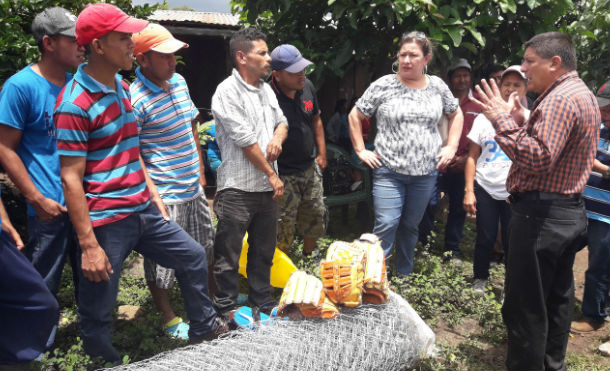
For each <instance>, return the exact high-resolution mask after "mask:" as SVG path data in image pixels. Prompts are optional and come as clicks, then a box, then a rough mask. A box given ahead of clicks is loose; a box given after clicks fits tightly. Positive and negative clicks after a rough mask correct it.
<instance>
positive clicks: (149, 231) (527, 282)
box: [0, 3, 610, 370]
mask: <svg viewBox="0 0 610 371" xmlns="http://www.w3.org/2000/svg"><path fill="white" fill-rule="evenodd" d="M32 33H33V35H34V38H35V40H36V42H37V43H38V47H39V49H40V51H41V59H40V60H39V61H38V62H37V63H34V64H32V65H30V66H27V67H25V68H24V69H23V70H21V71H19V72H18V73H17V74H15V75H14V76H12V77H11V78H10V79H8V80H7V81H6V82H5V83H4V86H3V88H2V92H1V93H0V162H1V163H2V166H3V168H4V170H5V171H6V172H7V174H8V175H9V176H10V178H11V179H12V181H13V182H14V183H15V185H16V186H17V187H18V188H19V190H20V191H21V192H22V194H23V195H24V197H25V198H26V201H27V207H28V235H29V240H28V241H27V243H25V244H24V243H23V242H22V241H21V239H20V238H19V235H18V234H17V233H16V232H15V229H14V228H13V226H12V225H11V224H10V220H9V216H8V215H7V214H6V212H5V211H4V208H3V207H0V218H1V219H0V220H1V223H2V224H1V225H2V229H3V232H2V238H1V240H0V242H1V243H0V248H1V249H2V251H1V252H2V253H1V254H0V261H2V263H3V267H6V269H5V268H3V269H2V272H1V273H0V277H1V280H2V281H1V283H0V285H1V286H0V287H2V291H1V292H0V325H1V326H2V328H3V333H4V334H18V335H15V336H10V339H9V338H8V337H7V336H2V338H1V339H0V365H6V366H10V365H23V364H25V363H27V362H29V361H31V360H32V359H34V358H36V357H37V356H38V355H39V354H40V353H43V352H44V351H45V350H47V349H49V348H50V347H51V346H52V344H53V341H54V336H55V331H56V328H57V321H58V305H57V301H56V299H55V298H54V296H55V295H57V292H58V290H59V283H60V278H61V274H62V270H63V267H64V265H65V263H66V261H67V260H68V259H69V260H70V262H71V264H72V266H73V272H74V287H75V297H76V298H77V303H78V322H79V327H80V332H81V337H82V339H83V346H84V349H85V351H86V352H87V353H88V354H89V355H90V356H92V357H98V356H99V357H102V358H103V359H104V360H106V361H108V362H113V363H117V362H120V360H121V356H120V354H119V353H118V352H117V350H116V349H115V348H114V347H113V345H112V341H111V327H112V311H113V309H114V307H115V304H116V298H117V292H118V282H119V278H120V275H121V268H122V264H123V261H124V260H125V259H126V257H127V256H128V255H129V254H130V252H131V251H132V250H135V251H137V252H139V253H141V254H142V255H144V256H145V258H146V261H145V272H146V280H147V282H148V285H149V288H150V291H151V295H152V298H153V301H154V303H155V305H156V306H157V307H158V309H159V310H160V311H161V313H162V315H163V318H164V323H165V325H164V331H166V332H167V333H168V334H170V335H172V336H175V337H178V338H182V339H188V340H189V341H190V342H192V343H197V342H201V341H206V340H211V339H215V338H217V337H218V336H219V335H221V334H222V333H225V332H227V331H229V322H230V319H231V316H232V314H233V312H234V311H235V310H236V309H237V308H238V303H237V301H238V294H239V279H238V262H239V257H240V253H241V249H242V245H243V239H244V236H245V235H246V233H247V241H248V244H249V250H248V260H247V261H248V262H247V268H246V271H247V276H248V298H247V302H248V305H249V306H251V307H252V308H253V313H254V316H255V317H256V316H257V315H258V313H260V312H269V311H270V310H271V309H272V308H273V306H274V305H275V303H274V301H273V299H272V297H271V286H270V284H269V281H270V268H271V265H272V259H273V255H274V252H275V248H276V246H277V247H279V248H280V249H282V250H286V251H287V250H288V248H289V246H290V245H291V244H292V241H293V237H294V234H295V231H296V232H298V234H299V235H300V236H302V238H303V241H304V249H303V250H304V253H305V254H311V253H312V252H313V251H314V250H315V248H316V240H317V238H319V237H320V236H322V235H323V234H324V233H325V230H326V224H327V219H328V216H327V210H326V208H325V206H324V201H323V187H322V172H323V171H324V169H325V168H326V145H325V139H324V128H323V124H322V120H321V116H320V114H321V111H320V107H319V103H318V100H317V97H316V91H315V87H314V86H313V85H312V83H311V82H310V81H309V80H307V78H306V75H305V70H306V68H307V67H308V66H309V65H311V64H312V63H311V62H310V61H309V60H307V59H306V58H304V57H303V56H302V55H301V53H300V52H299V50H298V49H297V48H295V47H294V46H292V45H288V44H284V45H280V46H278V47H277V48H275V49H274V50H273V51H272V52H270V51H269V49H268V46H267V43H266V36H265V35H264V34H263V33H262V32H260V31H258V30H256V29H253V28H247V29H243V30H240V31H238V32H236V33H235V34H234V35H233V36H232V37H231V40H230V55H231V60H232V62H233V63H234V67H235V68H234V69H233V71H232V74H231V75H230V76H229V77H227V78H226V79H225V80H224V81H223V82H222V83H221V84H220V85H219V86H218V87H217V89H216V92H215V94H214V96H213V98H212V113H213V115H214V119H215V124H216V136H217V142H218V146H219V148H220V152H221V153H222V164H221V165H220V166H219V167H218V169H217V188H216V196H215V198H214V211H215V214H216V216H217V218H218V224H217V227H216V229H215V228H214V227H213V225H212V218H211V214H210V209H209V206H208V203H207V199H206V198H205V195H204V192H203V187H204V186H205V185H206V181H205V175H204V174H205V171H204V170H205V169H204V165H203V164H204V161H203V160H202V150H201V146H200V144H199V135H198V132H197V125H196V123H197V121H198V120H199V112H198V110H197V108H196V107H195V105H194V103H193V101H192V100H191V97H190V93H189V90H188V87H187V84H186V82H185V80H184V79H183V78H182V76H180V75H179V74H177V73H176V70H175V69H176V59H175V53H177V52H178V51H179V50H181V49H183V48H187V47H188V45H187V44H186V43H184V42H181V41H179V40H177V39H175V38H174V37H173V36H172V35H171V34H170V33H169V31H167V30H166V29H165V28H164V27H162V26H160V25H155V24H149V22H147V21H144V20H139V19H136V18H132V17H129V16H128V15H126V14H125V13H123V12H122V11H121V10H120V9H118V8H117V7H115V6H113V5H109V4H102V3H100V4H93V5H89V6H87V7H86V8H85V9H84V10H83V11H82V12H81V13H80V14H79V15H78V18H77V17H75V16H74V15H73V14H70V13H69V12H68V11H67V10H65V9H63V8H59V7H55V8H49V9H46V10H45V11H43V12H42V13H40V14H38V15H37V16H36V18H35V19H34V22H33V24H32ZM132 34H133V38H132ZM134 59H135V60H137V61H138V65H139V66H138V68H137V69H136V72H135V73H136V79H135V81H133V83H132V84H131V85H130V86H128V85H127V84H126V83H125V82H124V81H123V80H122V78H120V75H118V74H117V73H118V72H119V71H120V70H131V69H132V67H133V61H134ZM85 60H86V62H85ZM575 69H576V59H575V52H574V47H573V45H572V44H571V42H570V40H569V38H568V37H567V36H565V35H562V34H558V33H546V34H541V35H537V36H535V37H534V38H532V39H531V40H530V41H528V42H527V43H526V44H525V55H524V62H523V65H522V67H521V71H522V73H523V74H524V75H525V76H526V77H527V79H528V82H529V87H528V88H529V90H530V91H532V92H534V93H537V94H540V97H539V98H538V99H537V100H536V101H535V102H534V103H533V105H532V107H531V109H532V113H531V116H530V118H529V119H528V120H525V119H524V113H523V105H522V104H525V103H522V102H521V101H519V99H513V98H514V97H512V96H511V100H509V101H508V102H506V101H505V100H504V99H502V97H501V96H500V93H499V91H498V88H497V86H496V83H495V82H491V81H492V80H490V83H488V82H486V81H484V80H483V81H482V83H481V85H480V86H477V88H476V91H474V92H473V90H472V76H471V73H472V68H471V66H470V64H469V63H468V61H466V60H464V59H460V60H458V61H457V62H456V63H454V64H453V65H452V66H451V67H450V68H449V70H448V71H449V76H448V77H449V83H450V87H451V90H452V92H453V94H454V95H455V97H456V98H459V103H460V106H461V108H462V111H463V112H464V117H465V122H464V129H463V132H462V138H461V140H460V146H459V148H458V152H457V153H456V157H455V159H454V160H453V162H452V163H451V164H450V166H449V167H448V169H447V171H446V173H445V174H443V175H442V182H441V183H442V184H443V188H442V189H444V190H445V191H446V192H447V194H448V196H449V200H450V208H449V209H450V213H449V221H448V223H447V231H446V234H445V236H446V241H445V245H446V246H447V248H448V249H449V250H450V251H452V254H453V256H454V257H456V258H459V257H460V254H461V253H460V251H459V248H458V246H459V243H460V239H461V233H462V228H463V224H464V218H465V211H464V209H463V208H462V201H463V199H464V164H465V162H466V156H467V151H468V144H469V142H468V141H469V139H468V138H467V137H466V135H467V134H468V131H469V130H470V127H471V126H472V122H473V120H474V118H475V117H476V116H477V115H478V114H479V113H481V112H482V114H484V115H485V116H486V117H487V118H488V119H489V121H490V122H491V123H492V124H493V126H494V128H495V130H496V140H497V142H498V144H499V145H500V146H501V147H502V149H503V150H504V152H505V153H506V154H507V155H508V156H509V157H510V159H511V160H512V161H513V167H512V168H511V172H510V174H509V176H508V179H507V182H506V186H507V189H508V191H509V192H510V194H511V196H510V202H511V207H512V210H513V216H512V220H511V226H510V231H509V233H510V238H509V245H510V248H509V249H507V251H508V256H507V269H506V271H507V276H506V287H505V288H506V297H505V301H504V305H503V316H504V320H505V323H506V325H507V329H508V356H507V366H508V368H509V369H510V370H526V369H527V370H529V369H547V370H563V369H565V352H566V346H567V340H568V336H569V332H570V322H571V320H572V311H573V307H574V303H573V301H574V293H573V291H574V286H573V276H572V265H573V262H574V256H575V254H576V252H577V251H578V250H580V249H581V248H582V247H584V246H585V244H586V242H585V241H586V233H587V232H586V231H587V230H586V225H587V216H586V215H585V207H584V200H583V198H582V196H581V195H582V193H583V190H584V189H585V185H586V184H587V182H588V181H589V187H588V190H589V191H590V193H591V194H592V196H590V197H588V198H587V202H588V203H590V205H589V204H587V211H588V212H589V215H588V217H589V225H590V226H594V228H590V230H589V247H590V268H589V271H588V272H587V285H588V286H587V287H588V288H586V290H585V301H586V303H587V304H586V305H585V303H584V302H583V314H584V318H583V320H582V321H579V322H578V323H575V324H574V325H573V327H575V330H577V331H593V330H596V329H598V328H600V327H601V326H602V325H603V324H604V319H605V317H607V313H605V305H606V304H607V303H606V297H607V295H608V275H609V274H608V273H609V272H608V267H609V266H610V265H609V263H608V259H610V253H609V252H608V250H609V249H610V244H609V243H608V214H610V213H609V212H608V210H607V208H608V198H607V197H606V195H607V192H608V187H607V182H608V175H609V171H608V162H609V161H608V129H607V127H606V128H605V129H604V130H602V132H601V133H602V135H601V137H600V123H602V122H603V123H604V124H605V125H608V123H609V118H608V117H609V115H610V112H609V110H610V88H608V89H606V87H607V84H606V85H604V86H603V87H602V88H601V89H600V90H599V92H598V94H597V99H596V97H595V96H594V95H593V93H591V92H590V91H589V89H588V88H587V87H586V86H585V84H584V83H583V82H582V80H580V78H579V77H578V74H577V73H576V72H575ZM73 70H76V72H75V73H74V74H71V73H70V72H69V71H73ZM271 71H272V73H271V79H270V80H269V82H266V79H267V77H268V76H269V75H270V72H271ZM495 72H497V71H495ZM500 74H501V72H500ZM598 103H599V104H598ZM599 107H601V116H600V108H599ZM596 150H597V156H598V159H597V160H596V159H595V156H596ZM592 170H593V171H595V172H596V173H593V175H592V173H591V171H592ZM599 174H601V175H599ZM598 175H599V176H598ZM604 182H605V183H604ZM604 187H605V188H604ZM604 192H606V193H604ZM585 194H587V193H586V191H585ZM591 220H594V222H591ZM604 241H605V242H604ZM19 250H21V252H23V253H21V252H20V251H19ZM36 272H37V273H36ZM212 273H213V274H212ZM174 278H175V279H176V280H177V281H178V284H179V286H180V289H181V292H182V297H183V299H184V307H185V311H186V314H187V316H188V324H187V323H186V322H185V321H183V320H182V319H181V318H179V317H178V316H176V314H175V313H174V311H173V309H172V307H171V304H170V302H169V296H168V292H167V290H168V289H169V288H171V287H172V286H173V284H174ZM9 281H10V282H11V285H10V287H11V290H8V289H5V288H6V287H8V286H9V285H5V283H4V282H9ZM585 308H586V309H585ZM20 321H28V322H29V323H30V324H29V325H28V328H30V329H31V330H32V331H28V332H26V333H24V332H23V331H22V328H20V327H19V326H20ZM587 325H588V327H587Z"/></svg>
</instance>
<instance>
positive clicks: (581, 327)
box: [570, 318, 604, 333]
mask: <svg viewBox="0 0 610 371" xmlns="http://www.w3.org/2000/svg"><path fill="white" fill-rule="evenodd" d="M603 326H604V322H601V323H595V322H591V321H588V320H586V319H584V318H583V319H579V320H578V321H574V322H572V326H571V327H570V330H572V332H576V333H586V332H593V331H597V330H599V329H600V328H602V327H603Z"/></svg>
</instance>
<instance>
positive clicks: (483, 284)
mask: <svg viewBox="0 0 610 371" xmlns="http://www.w3.org/2000/svg"><path fill="white" fill-rule="evenodd" d="M472 288H473V289H474V292H476V293H477V294H479V295H481V296H483V295H485V289H487V280H484V279H481V278H476V279H475V280H474V283H473V284H472Z"/></svg>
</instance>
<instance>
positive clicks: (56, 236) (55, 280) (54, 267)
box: [24, 213, 78, 295]
mask: <svg viewBox="0 0 610 371" xmlns="http://www.w3.org/2000/svg"><path fill="white" fill-rule="evenodd" d="M28 235H29V240H28V243H27V245H26V247H25V251H24V253H25V256H26V257H27V258H28V259H29V260H30V261H31V262H32V264H33V265H34V268H36V270H37V271H38V273H40V275H41V276H42V278H43V280H44V282H45V283H46V284H47V287H48V288H49V290H50V291H51V293H52V294H53V295H57V292H58V291H59V284H60V282H61V274H62V272H63V270H64V265H65V264H66V258H68V257H69V258H70V263H71V264H72V271H73V278H74V288H75V290H76V288H77V287H78V275H77V274H76V261H77V259H76V249H77V242H76V235H75V234H74V228H73V227H72V223H71V222H70V218H69V217H68V214H67V213H64V214H62V215H61V216H60V217H59V218H58V219H56V220H53V221H50V222H43V221H41V220H40V219H38V217H35V216H29V217H28Z"/></svg>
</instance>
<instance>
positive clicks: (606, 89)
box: [596, 81, 610, 107]
mask: <svg viewBox="0 0 610 371" xmlns="http://www.w3.org/2000/svg"><path fill="white" fill-rule="evenodd" d="M596 98H597V104H598V105H599V106H600V107H606V106H607V105H609V104H610V81H606V83H605V84H604V85H602V86H601V88H599V90H598V91H597V95H596Z"/></svg>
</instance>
